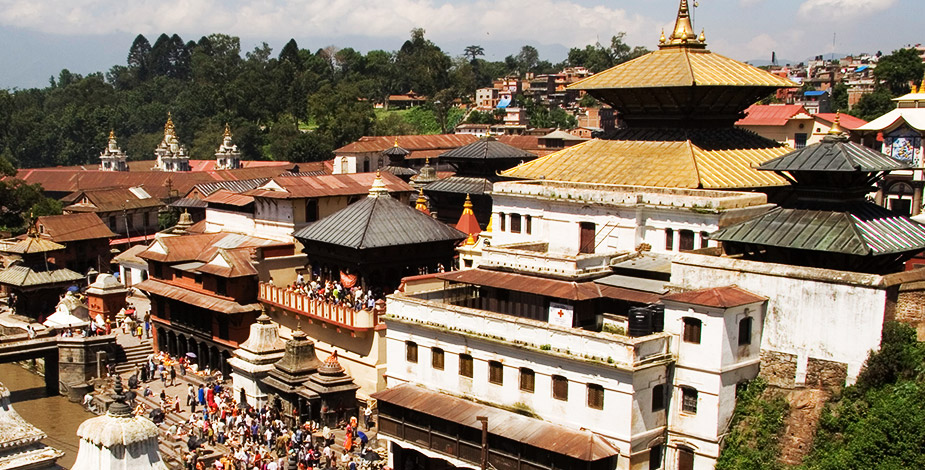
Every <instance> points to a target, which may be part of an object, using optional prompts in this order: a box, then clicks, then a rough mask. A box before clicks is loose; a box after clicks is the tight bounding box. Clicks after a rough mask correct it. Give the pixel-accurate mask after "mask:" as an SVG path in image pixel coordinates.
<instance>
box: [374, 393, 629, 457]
mask: <svg viewBox="0 0 925 470" xmlns="http://www.w3.org/2000/svg"><path fill="white" fill-rule="evenodd" d="M372 397H373V398H375V399H376V400H378V401H381V402H384V403H389V404H392V405H395V406H398V407H401V408H405V409H409V410H414V411H417V412H420V413H424V414H428V415H430V416H435V417H437V418H440V419H444V420H447V421H450V422H453V423H457V424H459V425H461V426H466V427H469V428H473V429H481V423H480V422H479V421H478V420H476V419H475V418H476V416H487V417H488V432H489V433H491V434H493V435H496V436H501V437H504V438H506V439H510V440H512V441H515V442H521V443H524V444H526V445H530V446H533V447H537V448H540V449H545V450H548V451H550V452H555V453H557V454H563V455H567V456H569V457H573V458H576V459H579V460H584V461H588V462H594V461H597V460H601V459H606V458H609V457H614V456H617V455H620V450H619V449H618V448H616V447H615V446H614V445H613V444H611V443H610V442H609V441H608V440H607V439H605V438H603V437H601V436H599V435H597V434H594V433H592V432H590V431H580V430H577V429H570V428H567V427H564V426H560V425H557V424H552V423H548V422H546V421H543V420H540V419H536V418H530V417H527V416H523V415H519V414H516V413H513V412H510V411H507V410H502V409H500V408H495V407H493V406H488V405H482V404H479V403H475V402H472V401H469V400H464V399H462V398H456V397H454V396H451V395H446V394H443V393H439V392H435V391H433V390H429V389H426V388H423V387H420V386H415V385H413V384H409V383H406V384H402V385H398V386H396V387H392V388H389V389H386V390H383V391H381V392H378V393H374V394H373V395H372Z"/></svg>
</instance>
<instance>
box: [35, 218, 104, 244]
mask: <svg viewBox="0 0 925 470" xmlns="http://www.w3.org/2000/svg"><path fill="white" fill-rule="evenodd" d="M36 222H37V224H38V226H39V228H40V230H41V231H42V234H43V235H45V236H48V237H49V238H51V240H52V241H54V242H57V243H65V242H70V241H76V240H92V239H96V238H111V237H114V236H116V234H115V233H112V230H110V229H109V227H107V226H106V224H104V223H103V221H102V220H101V219H100V218H99V216H98V215H96V214H94V213H88V214H65V215H45V216H41V217H39V218H38V220H37V221H36Z"/></svg>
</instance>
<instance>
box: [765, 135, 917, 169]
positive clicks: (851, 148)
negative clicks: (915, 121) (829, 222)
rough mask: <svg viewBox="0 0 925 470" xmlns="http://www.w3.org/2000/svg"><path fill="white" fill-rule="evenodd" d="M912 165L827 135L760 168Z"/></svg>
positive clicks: (876, 167)
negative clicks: (821, 139) (817, 141)
mask: <svg viewBox="0 0 925 470" xmlns="http://www.w3.org/2000/svg"><path fill="white" fill-rule="evenodd" d="M909 168H912V167H911V166H909V165H908V164H906V163H903V162H901V161H899V160H896V159H894V158H892V157H889V156H887V155H884V154H882V153H880V152H877V151H875V150H872V149H870V148H867V147H865V146H863V145H858V144H856V143H854V142H849V141H848V140H847V139H845V138H839V137H838V136H831V137H830V136H826V137H825V138H824V139H823V141H822V142H819V143H816V144H812V145H808V146H806V147H804V148H802V149H799V150H794V151H793V152H790V153H788V154H785V155H782V156H780V157H777V158H775V159H773V160H769V161H767V162H764V163H762V164H761V166H759V167H758V169H759V170H772V171H861V172H876V171H891V170H904V169H909Z"/></svg>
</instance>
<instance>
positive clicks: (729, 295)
mask: <svg viewBox="0 0 925 470" xmlns="http://www.w3.org/2000/svg"><path fill="white" fill-rule="evenodd" d="M662 300H668V301H671V302H680V303H685V304H689V305H702V306H704V307H715V308H732V307H738V306H740V305H748V304H754V303H758V302H764V301H766V300H768V298H767V297H764V296H761V295H758V294H753V293H751V292H749V291H747V290H745V289H742V288H740V287H738V286H725V287H713V288H709V289H699V290H692V291H687V292H679V293H677V294H669V295H666V296H664V297H662Z"/></svg>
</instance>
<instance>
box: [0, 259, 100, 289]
mask: <svg viewBox="0 0 925 470" xmlns="http://www.w3.org/2000/svg"><path fill="white" fill-rule="evenodd" d="M51 267H53V268H54V269H49V270H47V271H46V270H39V268H37V267H36V268H33V267H30V266H23V265H19V264H16V265H13V266H10V267H8V268H6V269H4V270H3V271H0V284H4V285H9V286H17V287H31V286H42V285H48V284H64V283H68V282H77V281H81V280H83V279H84V275H83V274H80V273H76V272H74V271H71V270H70V269H66V268H57V267H56V266H54V265H51Z"/></svg>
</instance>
